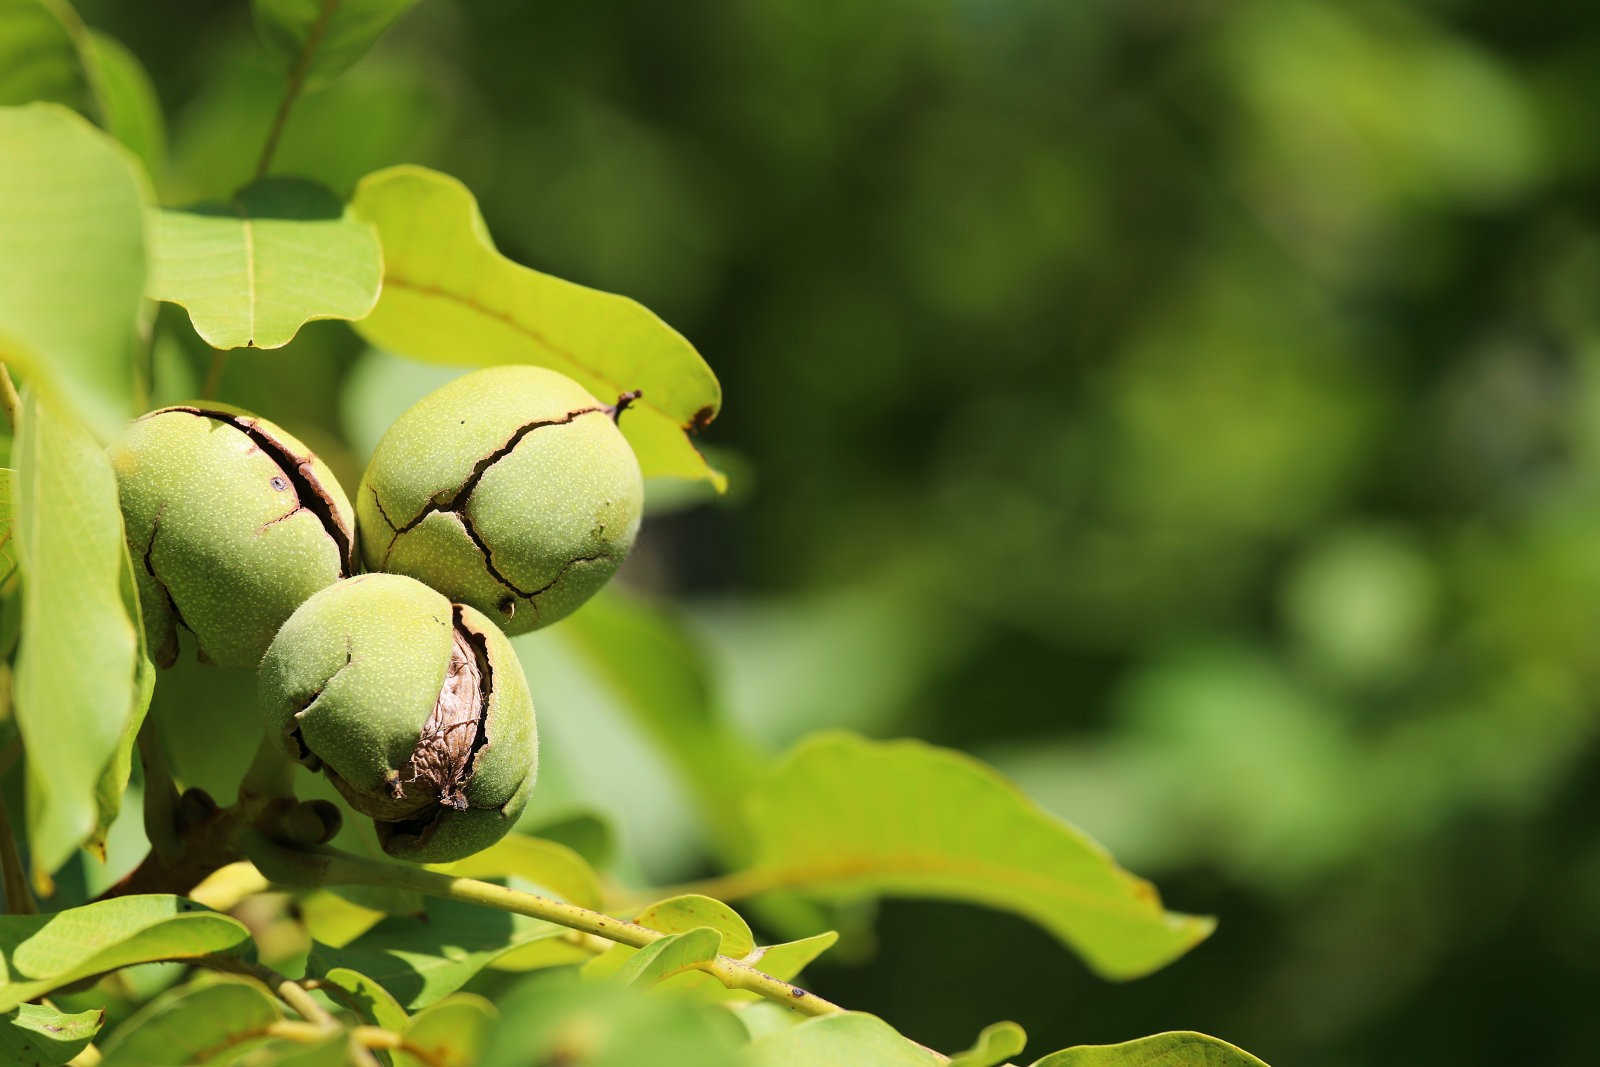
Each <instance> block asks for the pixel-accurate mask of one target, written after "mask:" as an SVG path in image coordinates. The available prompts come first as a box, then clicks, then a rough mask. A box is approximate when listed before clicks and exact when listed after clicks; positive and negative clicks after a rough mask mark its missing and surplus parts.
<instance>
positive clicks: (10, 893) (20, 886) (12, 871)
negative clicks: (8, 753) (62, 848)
mask: <svg viewBox="0 0 1600 1067" xmlns="http://www.w3.org/2000/svg"><path fill="white" fill-rule="evenodd" d="M0 876H3V884H4V886H5V891H6V911H7V912H8V913H10V914H12V915H33V914H34V913H36V912H37V911H38V910H39V905H38V904H36V903H34V899H33V891H32V890H31V889H29V888H28V872H27V871H25V870H23V869H22V854H21V853H20V852H19V851H18V850H17V839H16V837H15V835H13V834H12V832H11V815H10V813H9V812H8V811H6V804H5V799H4V798H3V797H0Z"/></svg>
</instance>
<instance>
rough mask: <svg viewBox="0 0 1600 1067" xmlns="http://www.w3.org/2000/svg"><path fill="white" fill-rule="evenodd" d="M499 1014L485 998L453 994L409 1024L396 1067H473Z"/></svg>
mask: <svg viewBox="0 0 1600 1067" xmlns="http://www.w3.org/2000/svg"><path fill="white" fill-rule="evenodd" d="M496 1015H497V1012H496V1011H495V1010H494V1005H493V1004H490V1003H489V1002H488V1001H487V1000H484V999H483V998H482V997H479V996H474V995H473V994H471V993H453V994H451V995H450V996H448V997H446V998H444V999H443V1000H441V1001H439V1003H437V1004H435V1005H433V1007H431V1008H429V1009H428V1010H427V1011H424V1012H422V1013H420V1014H418V1015H417V1016H416V1017H415V1018H413V1019H412V1020H411V1021H410V1022H409V1023H407V1024H406V1027H405V1029H404V1030H402V1031H401V1032H400V1036H401V1039H402V1040H403V1041H404V1042H405V1044H404V1045H402V1046H401V1047H400V1048H398V1049H396V1050H395V1052H394V1063H395V1067H473V1065H474V1064H476V1063H477V1062H478V1057H479V1054H480V1052H481V1051H482V1049H483V1045H484V1042H485V1040H486V1039H487V1038H488V1036H489V1029H490V1027H492V1026H493V1025H494V1021H495V1016H496Z"/></svg>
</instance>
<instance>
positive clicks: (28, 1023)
mask: <svg viewBox="0 0 1600 1067" xmlns="http://www.w3.org/2000/svg"><path fill="white" fill-rule="evenodd" d="M105 1017H106V1013H105V1011H104V1010H103V1009H101V1008H90V1009H89V1010H88V1011H81V1012H76V1013H72V1014H68V1013H65V1012H60V1011H57V1010H56V1009H54V1008H52V1007H50V1006H48V1005H45V1004H18V1005H17V1006H16V1007H15V1008H12V1009H11V1011H10V1012H9V1013H7V1015H6V1017H5V1021H4V1022H3V1023H0V1057H4V1061H3V1062H5V1063H14V1064H21V1065H24V1067H46V1065H50V1067H54V1065H56V1064H63V1063H66V1062H67V1061H68V1060H70V1059H72V1058H73V1057H74V1056H76V1055H77V1054H78V1053H80V1052H82V1051H83V1049H84V1046H86V1045H88V1044H89V1042H91V1041H93V1040H94V1035H95V1034H97V1033H99V1032H100V1024H101V1023H102V1022H103V1021H104V1020H105Z"/></svg>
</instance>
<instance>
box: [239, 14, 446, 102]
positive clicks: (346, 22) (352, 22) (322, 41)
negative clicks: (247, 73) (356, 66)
mask: <svg viewBox="0 0 1600 1067" xmlns="http://www.w3.org/2000/svg"><path fill="white" fill-rule="evenodd" d="M416 2H417V0H254V2H253V3H252V4H251V7H252V8H253V9H254V10H255V16H256V28H257V29H258V30H259V31H260V33H261V38H262V40H264V41H265V42H266V43H267V46H268V47H269V48H270V49H271V50H272V51H273V52H274V53H276V54H277V55H278V56H279V57H280V58H281V59H282V60H283V62H284V64H285V66H286V67H287V68H288V69H289V70H290V71H291V72H292V75H293V76H294V77H297V78H301V79H303V80H305V81H307V82H316V81H318V80H321V79H326V78H332V77H335V76H337V75H338V74H339V73H340V72H341V71H343V70H344V69H345V68H346V67H348V66H349V65H350V64H352V63H354V62H355V61H356V60H358V59H360V58H361V57H362V56H363V55H365V54H366V51H367V49H368V48H371V47H372V42H374V41H376V40H377V39H378V36H379V35H380V34H382V33H383V31H384V30H386V29H388V28H389V24H390V23H391V22H393V21H394V20H395V19H397V18H399V17H400V16H401V15H402V14H404V13H405V11H406V9H407V8H409V7H411V6H412V5H413V4H415V3H416Z"/></svg>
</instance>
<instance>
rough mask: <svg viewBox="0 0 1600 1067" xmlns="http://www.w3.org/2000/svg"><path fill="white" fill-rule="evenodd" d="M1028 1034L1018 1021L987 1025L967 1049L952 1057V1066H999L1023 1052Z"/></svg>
mask: <svg viewBox="0 0 1600 1067" xmlns="http://www.w3.org/2000/svg"><path fill="white" fill-rule="evenodd" d="M1027 1043H1028V1035H1027V1034H1026V1033H1024V1032H1023V1030H1022V1027H1020V1026H1018V1025H1017V1024H1016V1023H1012V1022H1003V1023H994V1024H992V1025H990V1026H985V1027H984V1028H983V1032H982V1033H980V1034H979V1035H978V1040H976V1041H974V1042H973V1043H972V1047H971V1048H969V1049H967V1051H965V1052H962V1053H958V1054H957V1055H954V1056H951V1057H950V1067H997V1065H998V1064H1002V1063H1004V1062H1005V1061H1006V1060H1009V1059H1010V1058H1011V1057H1012V1056H1015V1055H1016V1054H1017V1053H1019V1052H1021V1051H1022V1049H1023V1046H1025V1045H1027Z"/></svg>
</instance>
